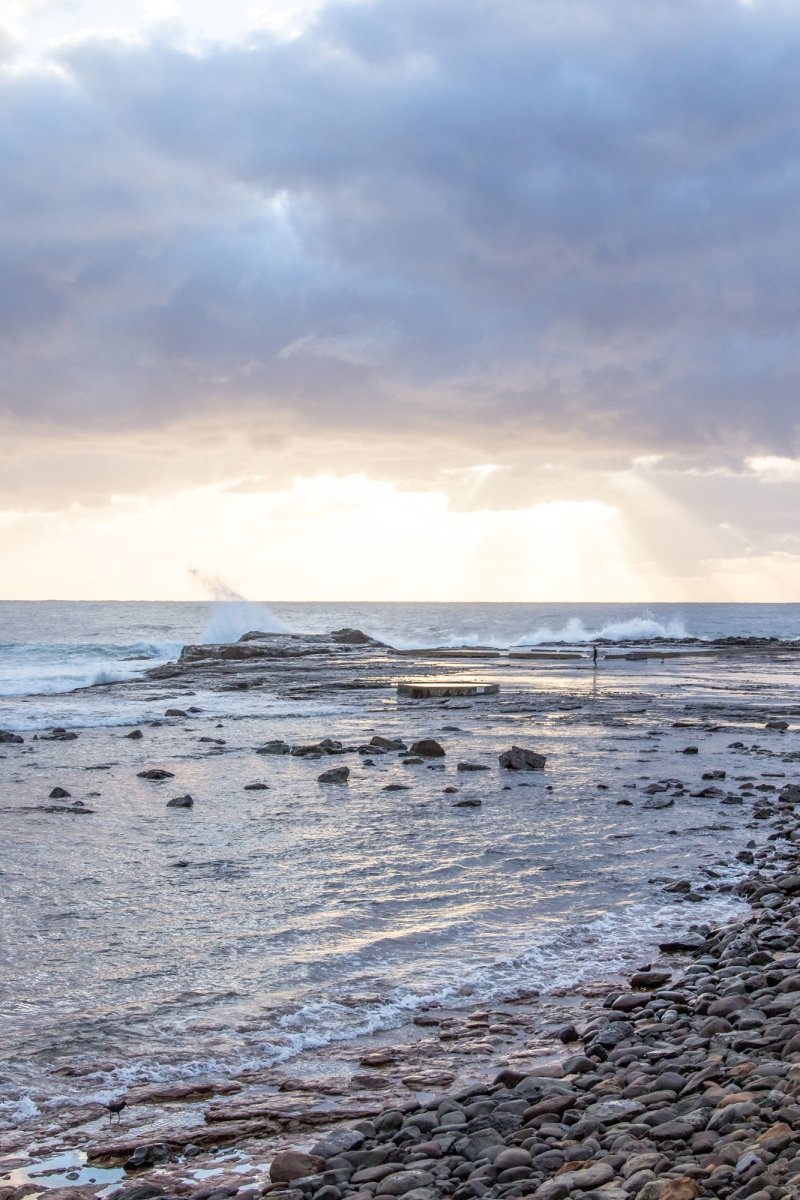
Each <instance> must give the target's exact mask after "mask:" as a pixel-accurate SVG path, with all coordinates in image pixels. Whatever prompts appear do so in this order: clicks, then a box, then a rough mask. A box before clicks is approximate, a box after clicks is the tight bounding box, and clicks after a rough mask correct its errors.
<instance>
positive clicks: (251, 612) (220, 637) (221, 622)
mask: <svg viewBox="0 0 800 1200" xmlns="http://www.w3.org/2000/svg"><path fill="white" fill-rule="evenodd" d="M250 632H257V633H291V629H290V628H289V626H288V625H287V624H286V623H285V622H284V621H281V620H280V618H279V617H276V616H275V614H274V613H273V612H272V611H271V609H269V608H267V606H266V604H259V603H257V602H256V601H253V600H221V601H218V602H217V603H216V604H215V605H214V608H213V610H212V613H211V618H210V620H209V622H208V624H207V625H206V627H205V630H204V631H203V637H202V639H201V640H202V644H203V645H204V646H216V645H220V644H222V643H226V642H236V641H238V640H239V638H240V637H241V636H242V634H243V633H250Z"/></svg>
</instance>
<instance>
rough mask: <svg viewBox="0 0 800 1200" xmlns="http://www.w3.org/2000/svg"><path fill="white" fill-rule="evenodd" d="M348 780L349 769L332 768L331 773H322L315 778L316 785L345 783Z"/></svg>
mask: <svg viewBox="0 0 800 1200" xmlns="http://www.w3.org/2000/svg"><path fill="white" fill-rule="evenodd" d="M349 778H350V768H349V767H334V768H333V770H331V771H323V772H322V774H321V775H318V776H317V782H318V783H347V781H348V779H349Z"/></svg>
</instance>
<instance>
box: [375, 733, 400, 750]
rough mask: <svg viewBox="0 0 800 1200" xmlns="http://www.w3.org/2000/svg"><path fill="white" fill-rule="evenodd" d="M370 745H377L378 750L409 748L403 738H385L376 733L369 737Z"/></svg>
mask: <svg viewBox="0 0 800 1200" xmlns="http://www.w3.org/2000/svg"><path fill="white" fill-rule="evenodd" d="M369 744H370V746H375V747H376V748H377V749H378V750H405V749H407V747H406V744H405V742H404V741H403V739H402V738H385V737H379V736H378V734H375V736H374V737H371V738H370V739H369Z"/></svg>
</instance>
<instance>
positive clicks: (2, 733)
mask: <svg viewBox="0 0 800 1200" xmlns="http://www.w3.org/2000/svg"><path fill="white" fill-rule="evenodd" d="M24 740H25V739H24V738H21V737H20V736H19V734H18V733H10V732H9V730H8V729H0V745H3V746H21V745H22V744H23V742H24Z"/></svg>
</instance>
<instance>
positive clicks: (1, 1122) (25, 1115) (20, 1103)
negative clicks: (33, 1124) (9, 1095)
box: [0, 1096, 40, 1129]
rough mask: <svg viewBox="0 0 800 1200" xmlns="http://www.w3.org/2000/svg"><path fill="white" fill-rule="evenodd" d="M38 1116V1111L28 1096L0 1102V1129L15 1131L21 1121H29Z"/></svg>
mask: <svg viewBox="0 0 800 1200" xmlns="http://www.w3.org/2000/svg"><path fill="white" fill-rule="evenodd" d="M39 1115H40V1110H39V1108H38V1106H37V1105H36V1104H35V1103H34V1101H33V1100H31V1098H30V1096H21V1097H20V1098H19V1099H17V1100H0V1129H15V1128H16V1127H17V1126H18V1125H21V1124H22V1122H23V1121H30V1120H32V1119H33V1118H34V1117H38V1116H39Z"/></svg>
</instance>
